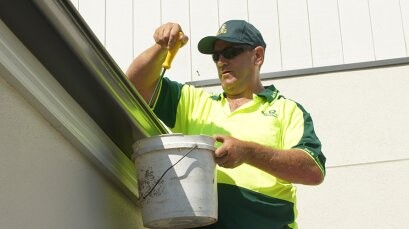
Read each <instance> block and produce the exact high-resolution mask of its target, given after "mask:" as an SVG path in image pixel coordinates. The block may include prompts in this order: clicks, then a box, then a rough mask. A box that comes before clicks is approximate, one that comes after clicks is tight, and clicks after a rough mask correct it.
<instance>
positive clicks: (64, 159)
mask: <svg viewBox="0 0 409 229" xmlns="http://www.w3.org/2000/svg"><path fill="white" fill-rule="evenodd" d="M0 155H1V160H0V228H10V229H14V228H16V229H17V228H30V229H31V228H39V229H43V228H59V229H63V228H67V229H68V228H69V229H72V228H84V229H89V228H98V229H100V228H133V229H134V228H142V226H141V225H142V223H141V218H140V215H139V214H140V213H139V209H138V208H137V207H136V206H135V205H134V204H133V203H132V201H130V200H129V199H127V198H126V197H125V196H124V195H123V194H122V193H121V192H120V191H119V189H118V188H116V186H114V185H113V184H112V183H111V182H109V181H108V180H107V179H106V178H105V176H103V175H102V173H101V172H100V171H99V170H98V169H97V168H96V167H95V166H94V164H92V163H91V162H90V161H89V160H88V159H86V158H85V157H84V156H83V154H81V153H80V152H79V151H78V150H77V149H76V148H74V147H73V145H71V144H70V143H69V142H68V141H67V140H66V139H65V138H64V137H63V136H62V135H61V134H60V133H59V132H58V131H56V129H54V128H53V127H52V126H51V125H50V124H49V122H48V121H47V120H45V119H44V118H43V116H41V115H40V114H39V113H38V112H37V111H36V110H34V109H33V108H32V106H31V105H30V104H28V103H27V102H26V101H25V99H24V98H23V97H22V96H20V94H19V93H17V92H16V90H15V89H14V88H12V87H11V86H10V85H9V84H8V83H7V82H6V81H5V80H4V79H3V78H2V77H1V76H0Z"/></svg>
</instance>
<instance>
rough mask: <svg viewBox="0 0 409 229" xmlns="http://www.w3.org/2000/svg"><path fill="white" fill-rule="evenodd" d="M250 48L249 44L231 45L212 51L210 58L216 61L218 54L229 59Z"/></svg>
mask: <svg viewBox="0 0 409 229" xmlns="http://www.w3.org/2000/svg"><path fill="white" fill-rule="evenodd" d="M250 49H252V47H251V46H243V45H238V46H231V47H228V48H225V49H223V50H222V51H219V52H215V53H213V55H212V58H213V61H214V62H217V61H218V60H219V58H220V55H223V57H224V58H226V59H228V60H230V59H233V58H234V57H236V56H238V55H240V54H241V53H243V52H244V51H246V50H250Z"/></svg>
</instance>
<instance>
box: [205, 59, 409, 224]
mask: <svg viewBox="0 0 409 229" xmlns="http://www.w3.org/2000/svg"><path fill="white" fill-rule="evenodd" d="M408 76H409V65H405V66H394V67H384V68H373V69H367V70H357V71H345V72H337V73H327V74H318V75H311V76H303V77H294V78H284V79H276V80H269V81H265V82H264V84H265V85H269V84H271V83H273V84H274V85H275V86H276V87H277V88H278V89H279V90H280V91H281V93H282V94H283V95H284V96H286V97H287V98H291V99H294V100H296V101H297V102H299V103H301V104H302V105H303V106H304V108H306V109H307V110H308V111H309V112H310V113H311V115H312V118H313V121H314V125H315V129H316V132H317V134H318V136H319V137H320V139H321V141H322V144H323V148H322V149H323V152H324V154H325V155H326V157H327V176H326V180H325V181H324V183H323V184H321V185H319V186H302V185H298V206H299V218H298V223H299V225H300V228H302V229H317V228H319V229H320V228H331V229H337V228H339V229H344V228H371V229H372V228H379V229H383V228H403V227H405V226H407V225H409V211H408V206H409V194H408V193H409V132H408V131H407V130H408V128H409V118H408V117H409V95H408V90H409V77H408ZM208 90H210V91H217V90H219V87H212V88H208Z"/></svg>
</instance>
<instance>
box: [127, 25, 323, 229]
mask: <svg viewBox="0 0 409 229" xmlns="http://www.w3.org/2000/svg"><path fill="white" fill-rule="evenodd" d="M180 32H182V29H181V27H180V26H179V25H178V24H174V23H167V24H164V25H162V26H160V27H159V28H158V29H156V31H155V34H154V39H155V42H156V43H155V44H154V45H153V46H152V47H150V48H149V49H147V50H146V51H145V52H143V53H142V54H141V55H140V56H139V57H137V58H136V59H135V60H134V61H133V63H132V64H131V66H130V67H129V69H128V71H127V75H128V77H129V79H130V80H131V81H132V83H133V84H134V85H135V87H136V89H137V90H138V91H139V93H140V94H141V95H142V96H143V98H144V99H145V101H149V100H150V99H151V96H152V93H153V91H154V89H155V85H156V84H157V82H158V79H159V75H160V71H161V65H162V63H163V61H164V59H165V57H166V54H167V50H168V49H170V48H172V47H173V45H174V44H175V42H176V41H177V40H178V39H179V40H181V41H182V43H183V44H185V43H186V42H187V37H186V36H184V35H181V34H180ZM265 48H266V44H265V42H264V40H263V37H262V35H261V34H260V32H259V31H258V30H257V29H256V28H255V27H254V26H253V25H251V24H249V23H247V22H246V21H242V20H230V21H227V22H226V23H224V24H223V25H222V26H221V27H220V29H219V31H218V33H217V35H216V36H208V37H205V38H203V39H202V40H200V42H199V44H198V49H199V51H200V52H201V53H204V54H211V55H212V58H213V60H214V62H215V65H216V68H217V71H218V76H219V80H220V83H221V86H222V88H223V93H221V94H220V95H218V96H215V95H210V94H208V93H206V92H205V91H204V90H202V89H197V88H195V87H193V86H189V85H183V84H180V83H177V82H174V81H171V80H169V79H168V78H164V79H163V80H162V81H161V82H160V85H159V86H160V91H159V93H158V96H157V97H155V98H154V99H155V100H154V101H155V103H154V104H153V109H154V112H155V113H156V115H157V116H158V117H159V118H160V119H161V120H162V121H163V122H164V123H165V124H166V125H167V126H169V127H170V128H171V129H172V131H173V132H176V133H184V134H206V135H211V136H214V138H215V140H216V141H217V142H218V146H219V147H218V148H217V149H216V151H215V161H216V163H217V164H218V165H219V166H218V175H217V176H218V178H217V179H218V195H219V197H218V199H219V217H218V222H217V223H216V224H214V225H210V226H208V227H206V228H234V229H236V228H257V229H259V228H297V224H296V222H295V217H296V207H295V201H296V197H295V187H294V186H293V184H292V183H300V184H307V185H317V184H320V183H321V182H322V181H323V179H324V174H325V157H324V155H323V154H322V152H321V143H320V141H319V140H318V138H317V136H316V135H315V132H314V128H313V123H312V120H311V117H310V115H309V114H308V113H307V112H306V111H305V110H304V109H303V108H302V107H301V106H300V105H299V104H297V103H296V102H294V101H291V100H289V99H286V98H284V97H283V96H282V95H280V93H279V92H278V90H277V89H276V88H275V87H274V86H273V85H271V86H269V87H267V88H264V87H263V85H262V83H261V80H260V68H261V66H262V64H263V61H264V52H265Z"/></svg>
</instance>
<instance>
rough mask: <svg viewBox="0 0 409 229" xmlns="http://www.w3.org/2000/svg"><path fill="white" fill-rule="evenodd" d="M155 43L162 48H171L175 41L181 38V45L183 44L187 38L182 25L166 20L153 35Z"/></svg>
mask: <svg viewBox="0 0 409 229" xmlns="http://www.w3.org/2000/svg"><path fill="white" fill-rule="evenodd" d="M153 38H154V39H155V42H156V44H158V45H160V46H161V47H162V48H163V49H165V48H166V49H168V50H169V49H171V48H173V46H174V45H175V43H176V41H178V40H181V41H182V46H183V45H185V44H186V43H187V42H188V40H189V38H188V37H187V36H186V35H185V34H184V33H183V31H182V27H180V25H179V24H176V23H171V22H168V23H166V24H163V25H161V26H159V28H157V29H156V30H155V33H154V35H153Z"/></svg>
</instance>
